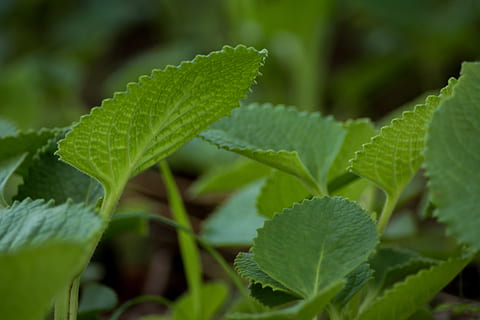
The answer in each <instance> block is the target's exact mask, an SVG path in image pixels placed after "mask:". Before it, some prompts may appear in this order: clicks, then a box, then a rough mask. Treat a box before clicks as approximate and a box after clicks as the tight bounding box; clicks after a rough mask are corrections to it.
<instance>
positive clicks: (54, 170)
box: [15, 132, 103, 205]
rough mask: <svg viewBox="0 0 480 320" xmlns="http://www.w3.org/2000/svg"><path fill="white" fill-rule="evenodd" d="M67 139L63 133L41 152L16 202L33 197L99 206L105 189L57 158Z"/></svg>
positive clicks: (24, 181)
mask: <svg viewBox="0 0 480 320" xmlns="http://www.w3.org/2000/svg"><path fill="white" fill-rule="evenodd" d="M63 136H64V133H63V132H62V133H60V134H59V135H57V137H56V138H54V139H52V140H50V141H49V142H48V144H47V145H46V146H44V147H42V148H40V149H39V150H38V151H37V154H36V155H35V156H34V157H33V159H32V164H31V165H30V167H29V170H28V173H27V174H26V175H24V177H23V184H22V185H20V186H19V188H18V194H17V196H16V197H15V199H16V200H23V199H25V198H27V197H30V198H32V199H46V200H50V199H52V200H54V201H55V203H63V202H65V201H67V199H72V200H73V201H74V202H76V203H84V204H86V205H95V204H96V203H97V201H98V199H99V198H101V197H102V196H103V188H102V186H101V185H100V183H99V182H98V181H97V180H95V179H93V178H91V177H89V176H88V175H86V174H84V173H83V172H80V171H78V170H77V169H75V168H73V167H72V166H70V165H68V164H66V163H64V162H61V161H59V160H58V157H57V156H56V155H54V152H55V151H56V150H57V142H58V140H59V139H61V138H63Z"/></svg>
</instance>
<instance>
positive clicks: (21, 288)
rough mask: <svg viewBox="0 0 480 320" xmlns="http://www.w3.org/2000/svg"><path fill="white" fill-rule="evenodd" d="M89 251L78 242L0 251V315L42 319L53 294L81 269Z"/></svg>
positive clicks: (35, 319)
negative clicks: (11, 251)
mask: <svg viewBox="0 0 480 320" xmlns="http://www.w3.org/2000/svg"><path fill="white" fill-rule="evenodd" d="M87 254H88V253H87V252H86V250H85V246H84V245H82V244H81V243H65V242H55V243H43V244H41V245H37V246H34V247H24V248H21V249H20V250H17V251H15V252H14V253H8V254H5V253H2V254H0V269H1V270H2V272H0V283H1V285H0V295H1V296H2V299H1V301H0V314H1V315H2V319H22V320H38V319H44V318H45V316H46V315H47V313H48V311H49V310H50V309H51V307H52V301H53V298H54V297H55V296H56V295H57V293H59V292H60V291H61V290H63V289H64V287H65V286H66V285H67V284H68V283H69V282H70V280H71V279H72V278H73V277H74V276H76V275H77V274H78V272H80V270H79V268H81V266H82V265H83V264H84V263H85V256H86V255H87Z"/></svg>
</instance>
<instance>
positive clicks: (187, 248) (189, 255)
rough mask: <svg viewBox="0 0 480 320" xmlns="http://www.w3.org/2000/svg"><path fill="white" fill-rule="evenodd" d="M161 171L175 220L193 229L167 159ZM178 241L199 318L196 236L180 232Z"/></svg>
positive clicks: (199, 263) (200, 274)
mask: <svg viewBox="0 0 480 320" xmlns="http://www.w3.org/2000/svg"><path fill="white" fill-rule="evenodd" d="M159 167H160V171H161V173H162V175H163V179H164V182H165V186H166V188H167V197H168V201H169V203H170V208H171V211H172V215H173V218H174V220H175V221H176V222H177V223H178V224H179V225H181V226H183V227H185V228H187V229H188V230H190V231H191V230H192V226H191V225H190V221H189V220H188V216H187V213H186V211H185V207H184V205H183V201H182V198H181V196H180V192H179V191H178V188H177V186H176V184H175V180H174V178H173V175H172V173H171V171H170V168H169V167H168V164H167V162H166V161H165V160H163V161H161V162H160V163H159ZM178 242H179V244H180V252H181V255H182V260H183V266H184V270H185V275H186V278H187V282H188V287H189V291H190V294H191V295H192V301H193V311H194V315H195V317H196V318H197V319H199V318H200V317H201V315H202V310H201V308H202V305H201V300H200V299H201V292H200V289H201V285H202V267H201V262H200V255H199V252H198V248H197V246H196V244H195V240H194V238H193V237H192V236H191V235H189V234H186V233H185V232H179V233H178Z"/></svg>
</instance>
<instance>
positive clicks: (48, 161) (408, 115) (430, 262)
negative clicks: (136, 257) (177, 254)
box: [0, 46, 480, 320]
mask: <svg viewBox="0 0 480 320" xmlns="http://www.w3.org/2000/svg"><path fill="white" fill-rule="evenodd" d="M265 57H266V51H264V50H262V51H257V50H255V49H253V48H246V47H244V46H237V47H235V48H232V47H228V46H227V47H224V48H223V49H222V50H221V51H218V52H213V53H211V54H209V55H208V56H197V57H196V58H195V59H194V60H193V61H191V62H184V63H182V64H181V65H180V66H178V67H172V66H169V67H167V68H165V69H164V70H154V71H153V72H152V75H151V76H143V77H141V78H140V80H139V82H138V83H130V84H129V85H128V86H127V91H126V92H121V93H116V94H115V95H114V97H113V99H107V100H104V102H103V103H102V105H101V107H97V108H94V109H93V110H92V111H91V113H90V114H89V115H86V116H83V117H82V118H81V119H80V121H79V122H77V123H75V124H73V125H72V127H69V128H64V129H44V130H41V131H39V132H33V131H32V132H14V130H13V129H12V126H11V125H10V124H9V123H5V124H3V122H0V135H1V138H0V150H1V153H0V201H1V204H2V208H1V209H0V270H2V272H1V273H0V283H1V284H2V285H1V286H0V295H1V296H2V297H4V298H2V301H0V314H2V317H3V318H4V319H26V320H30V319H32V320H34V319H43V318H44V317H45V316H46V315H47V313H48V311H49V309H50V308H51V304H52V301H54V304H55V311H54V313H55V319H56V320H60V319H62V320H63V319H65V320H67V319H68V320H73V319H76V317H77V313H78V310H79V307H78V302H77V301H78V291H79V283H80V274H81V273H82V271H83V270H84V269H85V267H86V265H87V264H88V262H89V260H90V258H91V256H92V254H93V252H94V250H95V248H96V246H97V244H98V243H99V241H100V240H101V238H102V235H104V234H105V231H106V230H108V226H109V223H110V221H114V220H118V219H121V218H125V217H122V216H121V215H120V214H115V210H116V207H117V205H118V202H119V199H120V197H121V195H122V193H123V191H124V188H125V186H126V184H127V182H128V181H129V179H130V178H132V177H133V176H135V175H137V174H139V173H140V172H142V171H144V170H146V169H148V168H150V167H152V166H155V165H158V168H159V169H160V171H161V173H162V175H163V178H164V180H165V184H166V187H167V194H168V198H169V202H170V206H171V209H172V214H173V217H174V220H175V221H174V222H172V221H169V220H165V219H164V218H162V217H160V216H152V215H150V216H149V215H144V216H142V215H137V216H139V217H141V218H149V219H155V220H161V221H164V222H166V223H169V224H171V225H173V226H175V227H176V228H177V229H178V238H179V244H180V251H181V253H182V259H183V261H184V265H185V275H186V279H187V282H188V286H189V290H188V292H187V293H186V294H185V295H184V296H182V297H181V298H180V299H179V300H177V301H176V302H175V303H170V302H169V301H166V300H165V299H163V298H159V297H146V298H141V299H140V298H139V299H138V301H143V300H148V299H151V300H155V301H158V302H160V303H164V304H167V305H169V306H170V307H171V308H172V313H171V316H170V318H165V317H162V318H158V319H211V318H213V317H214V316H215V314H216V313H217V311H218V310H219V309H221V307H222V306H223V305H224V304H225V301H226V296H227V289H226V287H225V286H224V285H223V284H221V283H216V282H212V283H203V282H202V272H201V262H200V257H199V253H198V249H197V244H196V241H197V242H198V243H200V244H201V245H202V246H204V247H205V248H206V249H207V250H208V251H209V252H210V253H211V254H212V255H213V256H214V258H215V259H216V260H217V261H218V262H219V263H220V264H221V265H222V267H223V268H224V269H225V270H226V271H227V272H229V273H228V274H229V276H230V277H231V278H232V280H233V281H234V283H235V284H236V285H237V287H238V290H239V291H240V293H242V294H243V298H242V299H243V300H244V302H245V304H246V306H247V307H244V308H241V307H239V308H237V310H236V311H235V310H232V312H229V313H228V314H227V315H226V317H227V318H229V319H272V320H273V319H299V320H311V319H313V318H316V317H318V319H320V318H321V317H328V318H329V319H335V320H336V319H368V320H370V319H409V318H410V317H412V316H415V317H416V318H417V319H418V318H421V317H422V315H423V316H425V315H426V317H427V318H428V317H429V316H430V313H429V310H428V308H426V305H427V304H428V302H429V301H430V300H431V299H432V298H433V297H434V296H435V295H436V294H437V293H438V292H439V291H440V290H442V288H443V287H444V286H446V285H447V284H448V283H449V282H450V281H451V280H452V279H453V278H454V277H455V276H456V275H457V274H459V273H460V272H461V271H462V269H463V268H464V267H465V266H466V265H467V264H468V263H469V262H470V261H471V260H472V259H473V257H474V255H475V253H476V251H477V250H479V249H480V238H479V237H480V236H479V234H478V229H479V227H480V218H479V216H478V214H479V211H480V207H479V205H478V202H477V201H476V200H477V199H476V198H477V196H478V194H479V192H480V175H479V173H478V172H479V171H478V170H476V169H478V166H479V163H480V158H479V156H478V152H477V150H480V141H479V140H478V139H476V137H478V136H479V134H480V64H478V63H465V64H464V65H463V68H462V74H461V76H460V78H459V79H458V80H456V79H451V80H450V81H449V82H448V85H447V86H446V87H445V88H444V89H442V90H441V92H440V94H439V95H438V96H430V97H428V98H427V100H426V102H425V104H423V105H418V106H416V107H415V109H414V110H413V111H407V112H405V113H403V114H402V116H401V117H400V118H397V119H394V120H393V121H392V122H391V124H390V125H388V126H386V127H384V128H382V129H381V130H380V132H377V130H376V129H375V127H374V126H373V124H372V123H371V122H370V121H369V120H365V119H360V120H349V121H345V122H339V121H336V120H335V119H333V118H332V117H324V116H323V115H320V114H318V113H306V112H299V111H297V110H296V109H295V108H293V107H284V106H273V105H270V104H256V103H254V104H249V105H245V106H242V107H240V108H236V107H238V104H239V100H241V99H242V98H243V97H244V96H245V94H246V92H247V91H248V90H249V87H250V85H251V84H252V83H254V81H255V78H256V77H257V75H258V74H259V68H260V67H261V66H262V65H263V63H264V59H265ZM232 110H233V111H232ZM230 114H231V115H230ZM228 115H230V116H229V117H225V116H228ZM222 117H223V118H222ZM221 118H222V119H221ZM218 120H219V121H218ZM205 129H206V130H205ZM198 135H199V136H200V137H201V138H202V139H204V140H206V141H208V142H210V143H212V144H214V145H216V146H218V147H220V148H222V149H226V150H228V151H232V152H235V153H237V154H240V155H242V156H245V157H247V158H249V159H251V160H253V161H243V162H242V161H241V160H240V162H237V163H235V164H234V165H233V166H232V167H231V169H230V171H229V172H227V173H218V172H214V173H211V174H209V176H207V177H204V178H202V179H201V180H200V181H199V182H197V184H196V185H195V187H194V191H195V192H196V193H197V194H200V193H202V192H209V191H212V190H214V191H218V190H232V189H239V191H238V192H237V193H235V195H234V196H232V198H230V199H229V201H228V203H226V204H224V206H222V208H220V209H219V210H218V211H217V212H216V213H214V215H212V218H211V219H210V220H209V221H207V223H206V225H205V230H204V234H203V235H202V236H201V237H200V236H197V235H195V234H194V233H193V231H192V228H191V226H190V222H189V220H188V215H187V212H186V210H185V208H184V205H183V203H182V200H181V197H180V195H179V192H178V190H177V188H176V186H175V182H174V179H173V175H172V173H171V172H170V169H169V167H168V165H167V163H166V162H165V158H167V157H168V156H169V155H171V154H172V153H173V152H174V151H175V150H177V149H178V148H179V147H180V146H181V145H183V144H184V143H186V142H187V141H188V140H190V139H191V138H193V137H195V136H198ZM422 166H423V167H424V168H425V172H426V175H427V176H428V178H429V184H428V190H429V192H430V195H431V197H430V198H431V202H432V203H433V205H434V206H435V211H434V215H435V216H436V217H437V218H438V220H439V221H441V222H442V223H444V224H445V225H446V227H447V229H448V231H449V232H450V233H451V234H452V235H453V236H455V237H456V239H457V240H458V241H459V243H461V244H462V250H461V252H460V253H459V254H458V255H456V256H451V257H449V258H448V259H446V260H437V259H431V258H429V257H424V256H422V255H420V254H419V253H416V252H413V251H409V250H404V249H400V248H392V247H387V246H384V244H383V241H382V240H383V239H382V235H383V233H384V231H385V229H386V228H387V226H388V224H389V221H390V218H391V216H392V213H393V211H394V210H395V208H396V206H397V204H398V201H399V199H400V197H401V195H402V192H403V191H404V190H405V188H406V186H407V184H408V183H409V181H411V180H412V178H413V177H414V176H415V175H416V174H417V172H418V171H419V170H420V169H421V167H422ZM19 177H21V182H19ZM236 177H239V178H238V179H237V178H236ZM232 180H233V181H232ZM226 181H227V182H228V183H225V182H226ZM17 185H18V190H17V191H15V190H16V189H17V188H16V186H17ZM376 187H379V188H380V189H381V190H383V192H384V193H385V202H384V205H383V209H382V210H381V212H379V213H377V212H375V210H374V207H373V206H372V195H374V191H375V188H376ZM257 212H258V213H259V214H260V215H258V214H257ZM236 221H238V222H239V223H236ZM262 224H263V226H262ZM257 227H259V229H258V230H257V232H256V233H255V229H256V228H257ZM230 236H234V237H233V238H230V239H229V237H230ZM252 237H255V238H254V239H253V245H252V247H251V250H250V251H249V252H242V253H240V254H238V256H237V258H236V261H235V267H236V270H237V271H238V273H239V274H240V275H241V276H242V277H243V278H245V279H246V280H247V281H248V282H249V295H248V294H246V292H245V288H244V287H243V286H242V283H240V282H239V279H238V277H237V276H236V275H235V274H233V273H232V272H231V270H230V269H229V266H228V265H227V264H226V263H225V261H223V260H222V258H221V257H220V256H219V255H218V253H217V252H216V251H215V250H214V249H213V248H212V246H215V245H225V244H227V245H231V244H247V243H251V241H252ZM127 306H128V304H127V305H125V307H127ZM80 309H81V308H80ZM123 310H124V307H121V308H120V309H118V310H117V312H114V313H113V315H112V317H111V319H118V317H119V314H120V312H121V311H123ZM151 319H153V318H151Z"/></svg>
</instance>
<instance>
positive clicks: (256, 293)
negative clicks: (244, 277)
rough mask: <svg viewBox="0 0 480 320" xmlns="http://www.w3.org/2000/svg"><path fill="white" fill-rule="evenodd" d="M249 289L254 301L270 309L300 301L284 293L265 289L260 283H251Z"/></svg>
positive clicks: (268, 288)
mask: <svg viewBox="0 0 480 320" xmlns="http://www.w3.org/2000/svg"><path fill="white" fill-rule="evenodd" d="M248 289H249V290H250V295H251V296H252V297H253V298H254V299H256V300H257V301H258V302H260V303H261V304H263V305H264V306H268V307H276V306H279V305H282V304H285V303H287V302H292V301H295V300H298V299H300V298H299V297H297V296H295V295H292V294H289V293H287V292H284V291H276V290H273V289H272V288H270V287H263V286H262V285H261V284H260V283H253V282H250V285H249V286H248Z"/></svg>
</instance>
